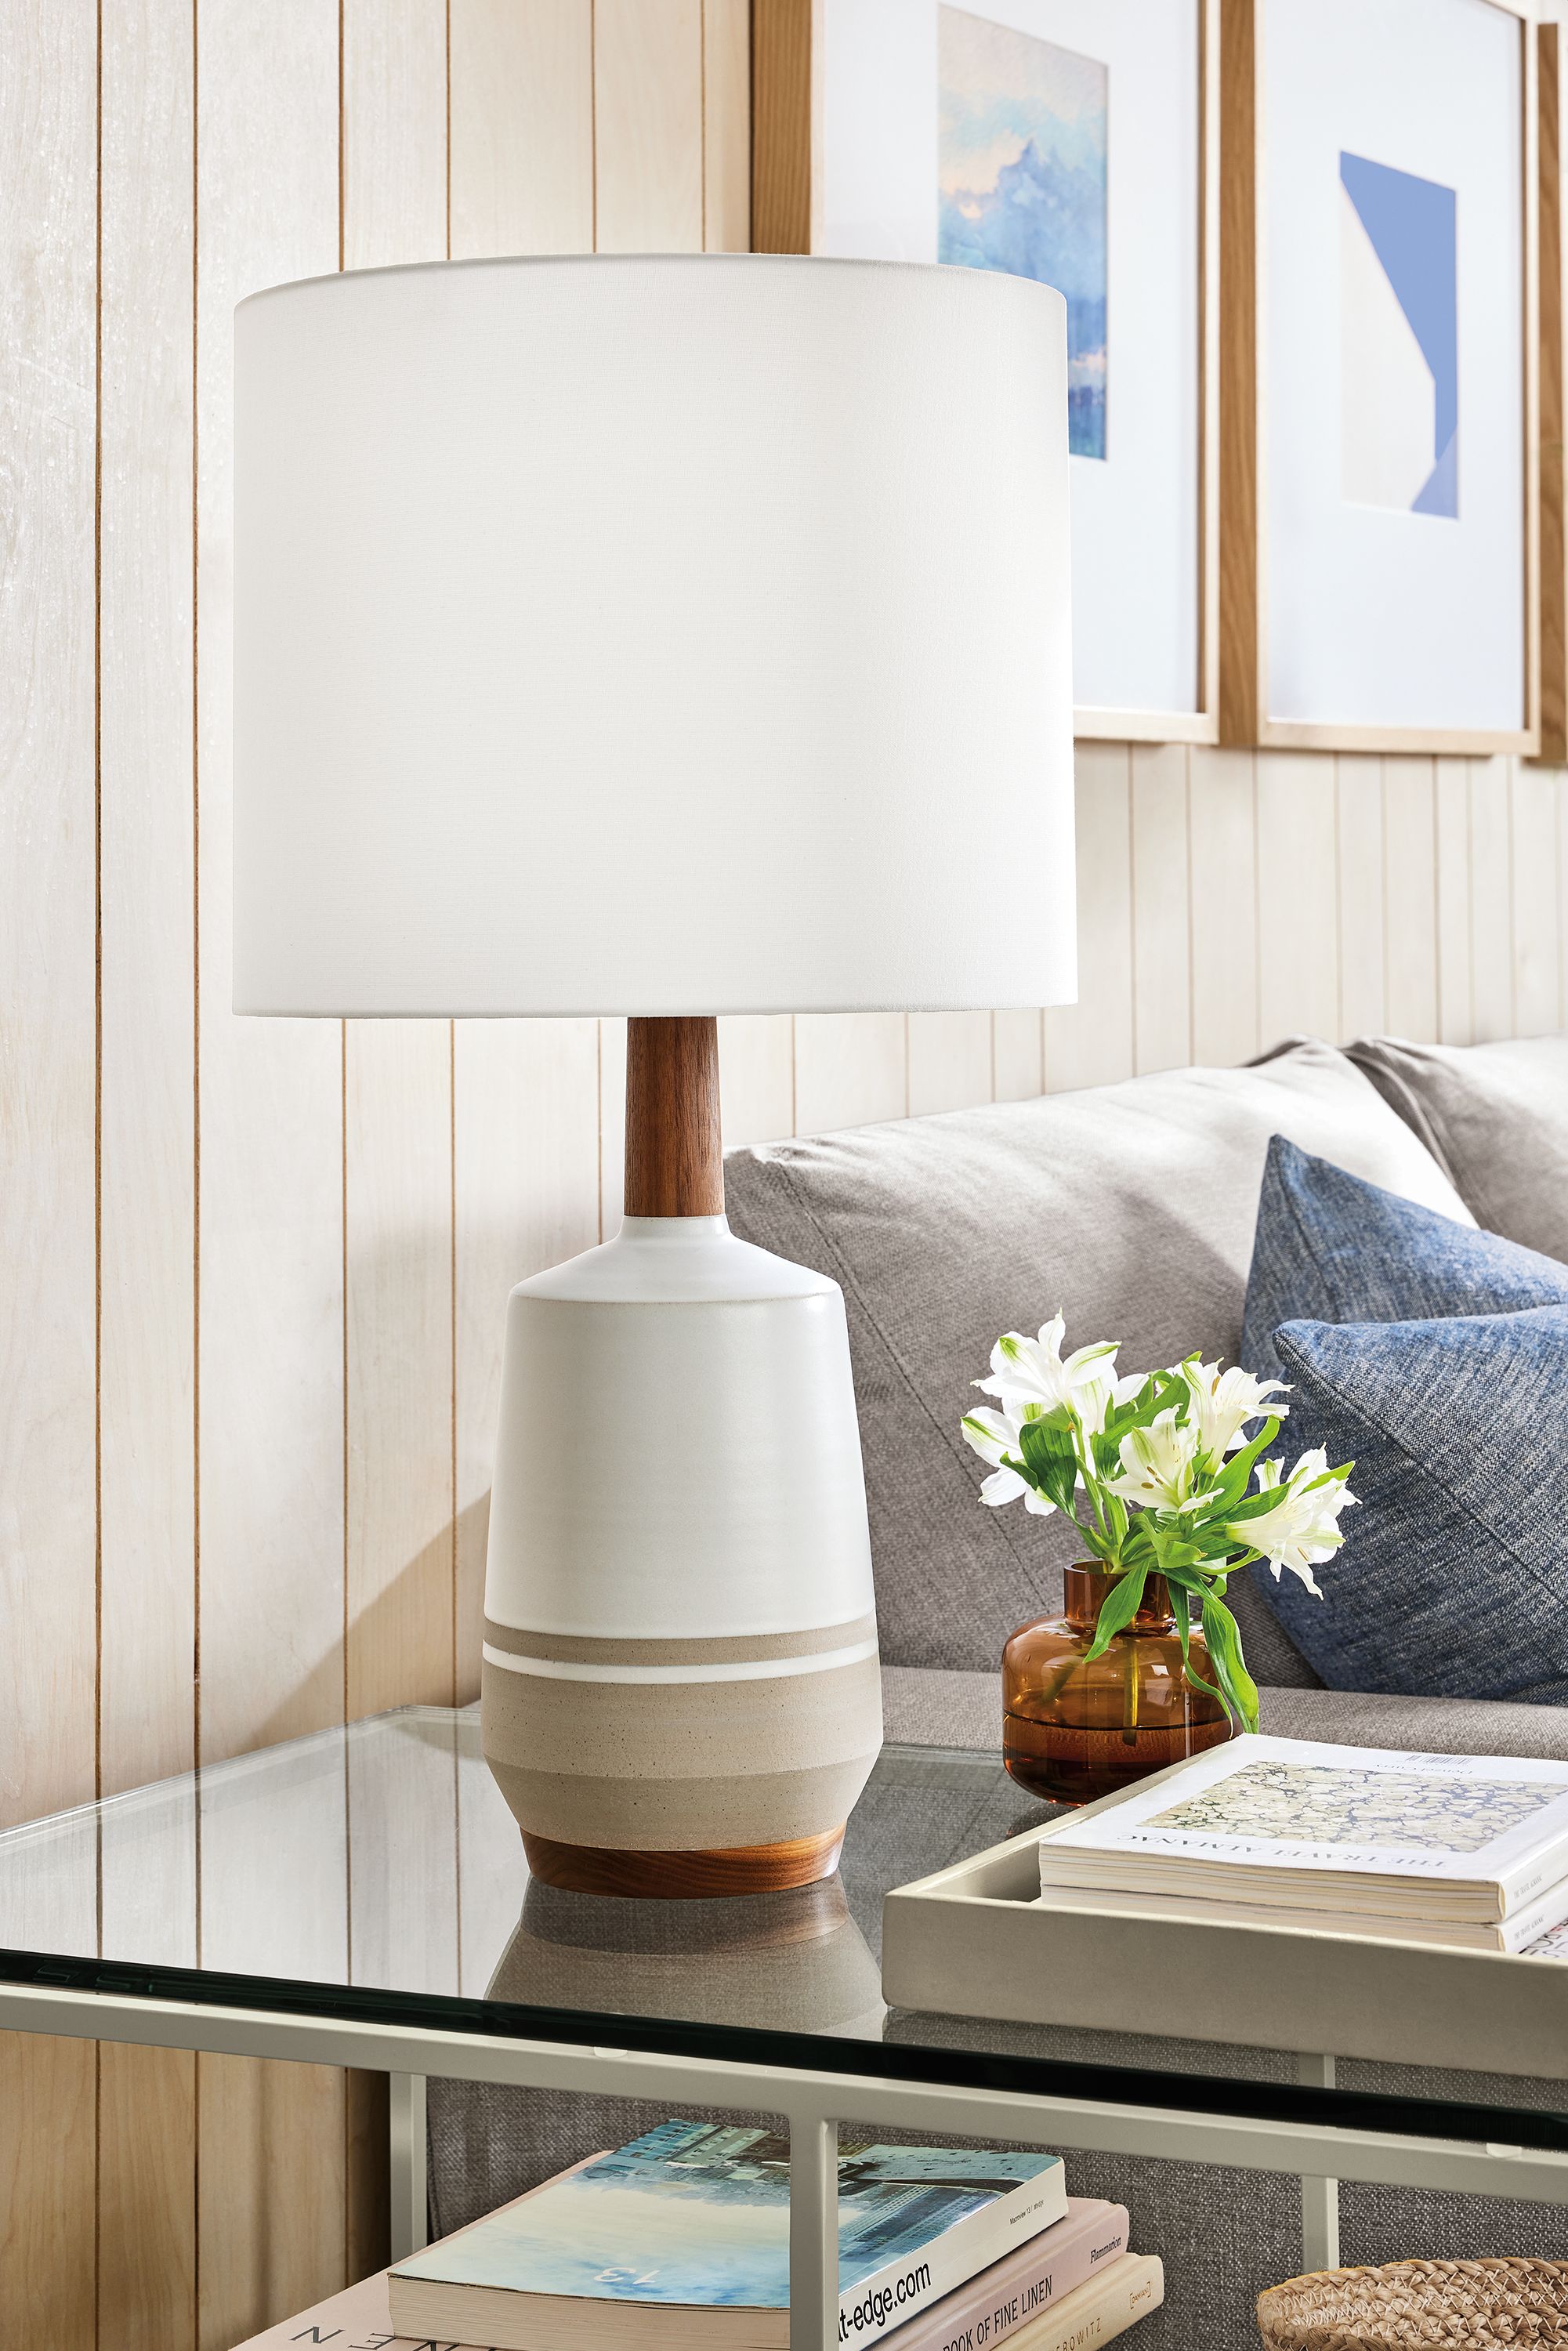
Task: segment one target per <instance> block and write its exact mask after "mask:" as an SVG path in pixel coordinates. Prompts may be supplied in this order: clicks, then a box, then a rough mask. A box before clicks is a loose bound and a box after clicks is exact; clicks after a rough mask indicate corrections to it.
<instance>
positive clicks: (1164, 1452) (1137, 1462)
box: [1105, 1412, 1204, 1510]
mask: <svg viewBox="0 0 1568 2351" xmlns="http://www.w3.org/2000/svg"><path fill="white" fill-rule="evenodd" d="M1198 1451H1199V1447H1198V1437H1197V1428H1196V1427H1195V1426H1194V1425H1193V1423H1192V1421H1191V1419H1190V1418H1189V1419H1188V1420H1186V1421H1185V1422H1182V1421H1178V1420H1177V1418H1176V1414H1175V1413H1174V1412H1162V1413H1160V1414H1158V1415H1157V1416H1156V1417H1155V1419H1153V1420H1152V1421H1150V1422H1149V1423H1148V1425H1147V1426H1146V1427H1144V1428H1130V1429H1129V1430H1128V1431H1127V1434H1126V1436H1125V1437H1124V1438H1123V1439H1122V1446H1121V1454H1122V1467H1121V1469H1120V1470H1119V1471H1118V1473H1117V1474H1116V1476H1115V1477H1113V1478H1107V1479H1106V1480H1105V1484H1106V1486H1107V1487H1108V1489H1110V1491H1111V1492H1112V1493H1113V1494H1117V1495H1119V1496H1120V1497H1121V1499H1122V1500H1123V1501H1124V1502H1141V1503H1142V1504H1143V1505H1144V1507H1145V1510H1190V1509H1191V1508H1192V1507H1193V1505H1194V1504H1195V1503H1197V1502H1200V1501H1202V1499H1204V1498H1203V1496H1202V1494H1194V1492H1193V1490H1192V1489H1193V1479H1194V1471H1195V1468H1196V1466H1197V1457H1198Z"/></svg>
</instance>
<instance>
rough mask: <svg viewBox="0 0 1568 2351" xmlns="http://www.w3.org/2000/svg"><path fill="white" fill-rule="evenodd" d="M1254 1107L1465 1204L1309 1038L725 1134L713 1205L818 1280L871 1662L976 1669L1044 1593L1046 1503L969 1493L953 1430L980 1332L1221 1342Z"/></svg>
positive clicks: (971, 1487) (967, 1400)
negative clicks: (747, 1134) (1000, 1099)
mask: <svg viewBox="0 0 1568 2351" xmlns="http://www.w3.org/2000/svg"><path fill="white" fill-rule="evenodd" d="M1277 1132H1278V1133H1283V1134H1287V1135H1289V1136H1291V1138H1292V1139H1293V1140H1294V1141H1296V1142H1297V1143H1300V1144H1301V1145H1302V1146H1303V1148H1305V1149H1306V1150H1309V1151H1312V1152H1314V1153H1316V1154H1318V1155H1320V1156H1322V1157H1323V1158H1326V1159H1332V1160H1333V1161H1335V1162H1336V1163H1337V1164H1338V1165H1340V1166H1343V1167H1348V1168H1350V1169H1352V1170H1353V1171H1354V1173H1356V1174H1357V1175H1364V1176H1366V1177H1368V1178H1369V1179H1370V1180H1371V1181H1372V1182H1374V1183H1377V1184H1381V1185H1382V1186H1385V1189H1387V1190H1389V1191H1394V1192H1400V1193H1403V1194H1405V1195H1406V1196H1408V1197H1409V1198H1411V1199H1415V1200H1418V1201H1421V1202H1423V1203H1424V1204H1425V1205H1426V1206H1427V1207H1430V1208H1435V1209H1437V1210H1438V1211H1439V1212H1441V1213H1446V1214H1448V1215H1449V1216H1451V1217H1457V1218H1458V1219H1459V1220H1460V1221H1465V1220H1466V1218H1467V1211H1466V1210H1465V1207H1464V1206H1463V1203H1462V1202H1461V1201H1460V1200H1459V1198H1458V1195H1457V1194H1456V1193H1455V1192H1454V1190H1453V1188H1452V1186H1450V1185H1449V1184H1448V1180H1447V1178H1446V1177H1445V1176H1444V1175H1443V1174H1442V1172H1441V1170H1440V1169H1439V1168H1438V1167H1437V1164H1436V1162H1435V1161H1434V1160H1433V1158H1432V1157H1431V1155H1430V1154H1429V1153H1428V1152H1427V1150H1426V1149H1425V1148H1424V1146H1423V1145H1422V1144H1419V1143H1418V1142H1417V1141H1416V1138H1415V1136H1414V1135H1412V1134H1411V1133H1410V1131H1409V1129H1408V1127H1407V1126H1406V1124H1405V1123H1404V1122H1403V1121H1402V1120H1401V1119H1399V1118H1397V1117H1396V1115H1395V1113H1393V1112H1392V1111H1390V1110H1389V1108H1388V1107H1387V1105H1386V1103H1385V1102H1383V1101H1382V1100H1381V1098H1380V1097H1379V1095H1378V1094H1377V1092H1376V1091H1375V1088H1374V1087H1373V1086H1372V1085H1371V1084H1370V1083H1369V1082H1368V1081H1367V1080H1366V1079H1365V1078H1364V1077H1363V1076H1362V1075H1361V1074H1360V1072H1359V1071H1357V1070H1355V1069H1354V1068H1353V1067H1352V1066H1351V1064H1350V1063H1349V1062H1348V1061H1346V1060H1345V1059H1344V1057H1343V1054H1340V1053H1337V1052H1335V1051H1333V1050H1332V1049H1331V1048H1329V1047H1328V1046H1325V1045H1320V1044H1314V1043H1310V1042H1307V1043H1301V1044H1300V1045H1297V1046H1295V1047H1293V1048H1292V1049H1291V1050H1288V1051H1284V1052H1281V1053H1280V1054H1279V1055H1278V1056H1276V1057H1275V1058H1274V1059H1272V1060H1270V1061H1268V1062H1267V1063H1266V1064H1265V1065H1263V1066H1261V1067H1259V1068H1254V1069H1248V1070H1201V1069H1200V1070H1181V1071H1168V1072H1165V1073H1162V1074H1160V1075H1159V1076H1155V1077H1146V1078H1136V1079H1132V1080H1129V1081H1126V1082H1124V1083H1123V1084H1121V1085H1114V1086H1104V1087H1099V1088H1096V1089H1094V1090H1093V1091H1092V1092H1083V1093H1075V1094H1054V1095H1048V1096H1046V1097H1044V1098H1043V1099H1041V1100H1040V1101H1036V1102H1007V1103H995V1104H991V1105H988V1106H987V1107H986V1108H984V1109H980V1110H968V1111H952V1112H946V1113H943V1114H941V1115H939V1116H936V1117H930V1118H916V1119H905V1120H900V1121H897V1122H895V1123H890V1124H888V1125H884V1126H872V1127H862V1128H858V1129H856V1130H854V1131H853V1132H852V1133H849V1134H834V1135H827V1136H823V1137H819V1138H816V1139H812V1140H797V1141H794V1142H788V1143H776V1144H764V1145H759V1146H755V1147H753V1148H750V1149H747V1150H743V1151H738V1152H736V1153H733V1154H732V1155H730V1158H729V1161H728V1164H727V1190H728V1201H729V1215H730V1220H731V1223H732V1224H733V1225H734V1227H735V1228H736V1230H737V1232H739V1233H741V1234H742V1235H744V1237H745V1238H747V1240H750V1241H755V1242H757V1243H758V1244H759V1245H760V1246H761V1247H762V1248H764V1249H773V1250H776V1251H777V1252H778V1254H779V1256H781V1257H786V1258H792V1259H797V1260H798V1261H799V1262H800V1263H801V1264H804V1265H809V1266H811V1267H813V1268H815V1269H816V1270H819V1271H821V1272H822V1273H826V1274H830V1275H831V1276H832V1278H833V1279H834V1280H837V1281H838V1282H839V1283H841V1286H842V1289H843V1292H844V1301H845V1306H846V1309H847V1311H848V1316H849V1329H850V1347H851V1353H852V1356H853V1359H854V1372H855V1393H856V1400H857V1403H858V1405H859V1409H860V1421H861V1438H862V1448H863V1451H864V1456H865V1468H866V1490H867V1500H868V1504H869V1508H870V1515H871V1533H872V1550H873V1561H874V1563H875V1568H876V1577H877V1591H878V1604H879V1617H880V1625H881V1634H882V1642H883V1656H884V1658H885V1660H886V1662H887V1663H889V1664H890V1665H897V1666H949V1667H977V1668H980V1669H987V1668H988V1669H991V1670H995V1669H996V1667H997V1666H998V1660H999V1657H1000V1654H1001V1648H1002V1645H1003V1643H1004V1642H1005V1641H1006V1639H1007V1637H1008V1635H1009V1633H1011V1632H1012V1631H1013V1630H1014V1629H1015V1628H1016V1627H1017V1626H1018V1625H1020V1624H1023V1623H1025V1622H1027V1621H1028V1620H1029V1619H1030V1618H1032V1617H1035V1616H1039V1615H1041V1614H1045V1613H1046V1612H1047V1611H1049V1610H1051V1609H1052V1608H1054V1607H1055V1606H1057V1605H1058V1604H1059V1603H1060V1596H1061V1567H1062V1565H1063V1564H1064V1562H1067V1561H1070V1560H1071V1556H1072V1552H1073V1548H1074V1546H1073V1543H1072V1541H1071V1533H1072V1531H1071V1527H1068V1528H1066V1530H1065V1535H1066V1539H1065V1540H1064V1534H1063V1525H1064V1522H1063V1521H1061V1520H1052V1519H1047V1520H1040V1519H1036V1518H1030V1517H1026V1516H1025V1514H1024V1513H1023V1512H1022V1511H1006V1510H983V1509H981V1508H980V1507H979V1504H978V1502H977V1492H978V1487H979V1480H980V1477H981V1475H982V1469H981V1465H980V1463H979V1462H978V1461H977V1458H976V1457H975V1456H974V1455H973V1454H972V1453H971V1452H970V1450H969V1448H968V1447H967V1445H966V1444H965V1443H964V1441H963V1439H962V1437H960V1435H959V1432H958V1424H959V1421H960V1419H961V1417H962V1416H963V1415H964V1413H965V1412H967V1410H968V1409H969V1407H970V1405H972V1403H973V1401H974V1392H973V1389H972V1387H971V1385H970V1383H971V1382H972V1381H973V1380H975V1379H976V1378H977V1377H979V1376H980V1375H981V1374H984V1372H985V1369H986V1365H987V1362H988V1358H989V1354H990V1351H991V1348H992V1346H993V1345H994V1344H995V1342H996V1339H997V1337H998V1333H999V1332H1003V1331H1007V1330H1025V1331H1028V1330H1032V1329H1034V1328H1036V1327H1037V1326H1038V1325H1039V1324H1040V1323H1041V1322H1045V1321H1046V1320H1047V1318H1048V1317H1049V1316H1050V1315H1051V1314H1053V1313H1054V1312H1055V1311H1056V1310H1057V1309H1058V1308H1059V1307H1061V1309H1063V1310H1064V1311H1065V1313H1066V1316H1067V1322H1068V1332H1069V1343H1070V1344H1071V1345H1078V1344H1081V1343H1083V1342H1084V1341H1086V1340H1092V1339H1099V1338H1113V1339H1118V1340H1120V1342H1121V1343H1122V1356H1121V1362H1122V1366H1123V1368H1124V1370H1127V1371H1134V1370H1141V1369H1146V1368H1148V1367H1149V1366H1151V1365H1155V1364H1167V1363H1171V1362H1174V1361H1176V1360H1177V1359H1178V1358H1179V1357H1181V1356H1182V1355H1184V1354H1186V1353H1188V1352H1189V1351H1190V1350H1191V1349H1193V1348H1194V1347H1201V1348H1202V1349H1203V1350H1204V1352H1205V1353H1206V1355H1215V1354H1218V1355H1223V1356H1225V1357H1227V1358H1231V1359H1233V1358H1234V1357H1235V1355H1236V1353H1237V1350H1238V1348H1239V1343H1240V1337H1241V1311H1242V1302H1243V1297H1244V1293H1245V1289H1246V1281H1247V1267H1248V1263H1249V1258H1250V1255H1251V1247H1252V1233H1253V1227H1254V1225H1255V1223H1256V1220H1257V1210H1258V1194H1259V1186H1260V1181H1261V1178H1262V1174H1263V1165H1264V1161H1265V1158H1266V1157H1267V1154H1268V1147H1269V1139H1270V1135H1272V1134H1275V1133H1277ZM1259 1614H1260V1616H1261V1617H1262V1618H1263V1620H1264V1625H1265V1628H1266V1626H1267V1624H1268V1621H1269V1620H1268V1617H1267V1612H1266V1611H1262V1610H1260V1612H1259ZM1247 1629H1248V1628H1247V1627H1246V1626H1245V1625H1244V1635H1245V1634H1246V1632H1247ZM1276 1642H1277V1647H1278V1649H1279V1650H1280V1652H1281V1658H1279V1659H1276V1658H1273V1657H1268V1656H1262V1655H1261V1654H1260V1653H1258V1652H1257V1651H1256V1650H1254V1651H1252V1652H1249V1658H1250V1662H1251V1663H1252V1666H1253V1669H1254V1673H1255V1675H1256V1676H1257V1677H1258V1678H1259V1679H1260V1680H1270V1681H1279V1680H1284V1679H1290V1678H1291V1677H1292V1675H1293V1677H1294V1678H1296V1679H1298V1680H1299V1679H1301V1678H1302V1672H1301V1667H1300V1664H1299V1661H1298V1662H1297V1663H1296V1664H1295V1666H1294V1667H1292V1666H1291V1653H1290V1652H1289V1649H1288V1645H1287V1644H1286V1643H1285V1642H1284V1641H1283V1640H1281V1639H1278V1638H1277V1636H1276ZM1281 1667H1282V1669H1281ZM1308 1678H1310V1677H1308Z"/></svg>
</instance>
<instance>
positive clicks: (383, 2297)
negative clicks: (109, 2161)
mask: <svg viewBox="0 0 1568 2351" xmlns="http://www.w3.org/2000/svg"><path fill="white" fill-rule="evenodd" d="M1071 2210H1072V2211H1076V2210H1082V2212H1084V2213H1085V2214H1089V2215H1093V2214H1103V2213H1106V2212H1110V2213H1113V2214H1117V2215H1120V2214H1121V2212H1122V2208H1121V2206H1120V2205H1102V2204H1096V2203H1092V2202H1089V2201H1084V2202H1082V2203H1079V2202H1078V2201H1077V2199H1075V2200H1074V2204H1073V2206H1072V2207H1071ZM1123 2217H1124V2216H1123ZM1070 2225H1071V2211H1070V2219H1069V2220H1068V2221H1064V2222H1062V2223H1061V2226H1062V2227H1063V2228H1066V2227H1068V2226H1070ZM1095 2241H1097V2242H1098V2241H1100V2240H1099V2239H1098V2237H1097V2238H1096V2240H1095ZM1020 2250H1021V2249H1020ZM1008 2266H1009V2267H1010V2266H1011V2264H1010V2262H1009V2265H1008ZM1058 2274H1059V2276H1060V2274H1061V2273H1060V2271H1059V2273H1058ZM1164 2298H1165V2279H1164V2272H1163V2270H1162V2267H1161V2264H1160V2263H1159V2262H1158V2261H1157V2260H1155V2259H1152V2258H1151V2257H1149V2256H1148V2255H1146V2254H1138V2253H1122V2254H1120V2255H1118V2256H1116V2257H1112V2256H1110V2255H1107V2256H1106V2257H1105V2258H1104V2260H1103V2261H1102V2262H1099V2263H1098V2264H1097V2265H1096V2266H1095V2267H1094V2268H1093V2270H1092V2272H1091V2273H1090V2274H1089V2275H1088V2276H1087V2277H1086V2278H1085V2279H1084V2280H1083V2282H1082V2283H1080V2284H1078V2285H1076V2286H1073V2287H1071V2288H1066V2287H1063V2286H1061V2285H1060V2284H1059V2285H1058V2288H1057V2291H1055V2292H1054V2293H1052V2294H1050V2295H1049V2296H1048V2297H1047V2300H1046V2302H1045V2304H1044V2306H1043V2307H1041V2306H1040V2305H1039V2304H1035V2305H1034V2306H1033V2307H1032V2308H1030V2307H1026V2303H1027V2296H1026V2295H1025V2294H1022V2293H1021V2292H1020V2291H1019V2289H1018V2287H1017V2286H1016V2285H1009V2283H1008V2281H1007V2279H1006V2278H1005V2277H1004V2276H1003V2275H1002V2273H1001V2272H1000V2271H999V2270H993V2271H988V2272H987V2273H986V2275H985V2276H984V2278H983V2279H980V2278H977V2279H976V2280H974V2281H973V2283H972V2285H971V2287H968V2288H966V2289H964V2290H963V2291H962V2292H961V2293H960V2294H956V2295H955V2296H953V2297H952V2298H951V2299H950V2300H949V2301H947V2302H945V2303H943V2304H940V2305H939V2306H938V2307H937V2308H936V2309H934V2310H930V2311H927V2312H926V2313H925V2314H924V2315H923V2316H921V2317H918V2318H915V2319H913V2320H911V2321H910V2323H909V2325H907V2326H904V2327H900V2328H898V2329H897V2330H896V2331H895V2332H894V2334H893V2335H888V2336H886V2337H885V2338H884V2342H883V2351H926V2346H928V2345H936V2346H938V2347H939V2351H942V2347H943V2346H950V2351H992V2346H995V2345H996V2344H998V2343H1002V2342H1006V2343H1008V2344H1009V2346H1010V2347H1011V2351H1086V2346H1089V2345H1091V2344H1099V2343H1109V2342H1111V2341H1113V2338H1114V2337H1115V2336H1116V2335H1123V2334H1125V2332H1126V2330H1127V2328H1128V2327H1129V2326H1132V2325H1135V2323H1136V2322H1137V2320H1139V2319H1140V2318H1143V2317H1145V2316H1146V2315H1147V2314H1148V2313H1149V2312H1150V2311H1151V2310H1156V2309H1157V2308H1158V2307H1159V2305H1160V2304H1161V2302H1162V2301H1163V2300H1164ZM600 2340H601V2338H600V2337H598V2336H596V2335H582V2336H580V2338H579V2344H580V2351H591V2346H594V2345H595V2344H596V2343H597V2342H598V2341H600ZM311 2345H316V2346H320V2345H328V2346H330V2351H495V2346H490V2345H481V2344H463V2343H454V2342H451V2341H449V2340H448V2339H447V2338H446V2337H445V2336H441V2337H436V2338H433V2337H432V2336H430V2335H394V2334H393V2333H392V2311H391V2307H390V2304H389V2301H388V2296H387V2273H386V2272H385V2270H382V2271H380V2272H379V2273H377V2275H376V2276H374V2277H371V2278H365V2279H363V2280H362V2281H361V2283H360V2284H358V2285H351V2286H349V2287H347V2288H346V2289H345V2291H344V2292H343V2293H341V2294H333V2295H332V2296H331V2297H330V2299H329V2300H328V2301H326V2302H319V2303H317V2304H315V2306H314V2308H312V2309H310V2310H306V2311H301V2312H300V2313H299V2314H298V2316H297V2317H294V2318H287V2319H285V2320H284V2321H283V2323H282V2325H278V2326H270V2327H268V2329H267V2333H266V2334H265V2335H255V2336H253V2338H252V2339H251V2341H250V2342H248V2343H245V2344H242V2345H241V2346H239V2351H296V2346H311Z"/></svg>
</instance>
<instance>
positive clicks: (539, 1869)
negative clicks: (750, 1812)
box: [523, 1826, 844, 1902]
mask: <svg viewBox="0 0 1568 2351" xmlns="http://www.w3.org/2000/svg"><path fill="white" fill-rule="evenodd" d="M843 1844H844V1832H843V1828H842V1826H840V1827H838V1828H836V1829H829V1830H827V1831H826V1832H825V1833H824V1834H822V1835H821V1836H810V1837H792V1838H789V1839H787V1840H786V1841H785V1842H784V1843H782V1844H756V1845H742V1846H740V1847H738V1848H737V1849H735V1850H733V1851H731V1852H728V1853H725V1852H710V1853H702V1852H692V1853H678V1852H677V1853H632V1852H629V1851H626V1850H622V1851H619V1852H617V1851H616V1850H614V1849H613V1848H612V1847H607V1846H604V1845H580V1844H557V1843H556V1842H555V1840H554V1839H553V1838H551V1837H542V1836H536V1835H534V1834H531V1833H530V1832H529V1831H528V1829H525V1830H524V1831H523V1851H524V1853H525V1854H526V1855H527V1856H528V1873H529V1875H530V1876H533V1877H537V1878H538V1879H539V1880H540V1881H541V1882H542V1883H543V1884H544V1885H546V1886H561V1887H563V1888H564V1889H565V1890H566V1891H567V1892H568V1893H570V1894H619V1895H632V1896H650V1897H656V1898H658V1899H661V1900H664V1901H671V1902H686V1901H698V1900H702V1899H706V1898H709V1897H711V1896H715V1895H729V1894H779V1893H783V1892H785V1891H786V1890H787V1889H788V1888H789V1887H791V1886H814V1885H816V1884H817V1882H818V1881H819V1880H820V1879H821V1878H824V1877H831V1876H832V1874H833V1872H834V1871H835V1870H836V1869H837V1867H838V1865H839V1855H840V1854H841V1852H842V1851H843Z"/></svg>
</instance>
